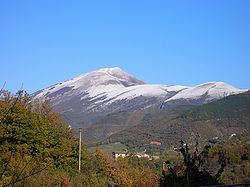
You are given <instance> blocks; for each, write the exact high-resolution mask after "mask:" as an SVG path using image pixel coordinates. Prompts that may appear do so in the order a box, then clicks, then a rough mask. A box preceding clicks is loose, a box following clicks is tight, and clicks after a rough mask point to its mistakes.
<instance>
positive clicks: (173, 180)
mask: <svg viewBox="0 0 250 187" xmlns="http://www.w3.org/2000/svg"><path fill="white" fill-rule="evenodd" d="M180 144H181V146H180V149H179V151H180V152H181V154H182V157H183V165H184V171H183V172H180V171H178V168H177V167H176V165H174V164H173V163H172V162H171V161H166V162H165V165H166V167H167V168H166V169H165V170H163V172H162V178H161V179H160V186H164V187H167V186H171V187H181V186H182V187H183V186H186V187H196V186H201V185H209V184H219V177H220V175H221V174H222V172H223V171H224V168H225V166H226V161H225V157H224V155H223V154H221V155H220V158H219V164H220V165H221V167H220V169H219V170H218V172H217V174H216V175H215V176H213V175H211V174H210V173H209V172H208V171H206V170H205V168H203V165H204V163H205V162H206V161H207V160H208V153H209V150H210V148H211V146H210V145H206V146H204V148H203V150H202V151H201V152H199V151H198V140H197V141H196V144H195V150H194V152H193V153H191V152H190V148H189V146H188V144H184V142H183V141H182V140H181V141H180Z"/></svg>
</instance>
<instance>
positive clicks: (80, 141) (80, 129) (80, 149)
mask: <svg viewBox="0 0 250 187" xmlns="http://www.w3.org/2000/svg"><path fill="white" fill-rule="evenodd" d="M79 133H80V138H79V168H78V172H79V173H80V172H81V152H82V128H79Z"/></svg>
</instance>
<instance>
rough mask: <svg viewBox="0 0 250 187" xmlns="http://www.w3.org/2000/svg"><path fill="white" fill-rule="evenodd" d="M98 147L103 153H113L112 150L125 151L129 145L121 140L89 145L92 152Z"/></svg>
mask: <svg viewBox="0 0 250 187" xmlns="http://www.w3.org/2000/svg"><path fill="white" fill-rule="evenodd" d="M97 149H98V150H100V151H102V152H103V153H107V154H111V153H112V152H120V151H124V150H125V149H127V146H125V145H124V144H122V143H120V142H115V143H111V144H102V145H98V146H93V147H88V150H89V151H91V152H93V151H95V150H97Z"/></svg>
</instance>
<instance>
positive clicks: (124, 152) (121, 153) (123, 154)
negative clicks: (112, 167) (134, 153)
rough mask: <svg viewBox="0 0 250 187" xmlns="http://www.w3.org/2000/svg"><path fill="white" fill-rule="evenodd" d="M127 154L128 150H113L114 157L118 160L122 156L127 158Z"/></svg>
mask: <svg viewBox="0 0 250 187" xmlns="http://www.w3.org/2000/svg"><path fill="white" fill-rule="evenodd" d="M126 156H128V151H127V150H124V151H122V152H119V153H118V152H112V157H113V159H115V160H117V159H118V158H119V157H121V158H125V157H126Z"/></svg>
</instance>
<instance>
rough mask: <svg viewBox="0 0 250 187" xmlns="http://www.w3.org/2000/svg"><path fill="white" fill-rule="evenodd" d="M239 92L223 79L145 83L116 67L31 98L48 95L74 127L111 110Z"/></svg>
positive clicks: (191, 101) (202, 99)
mask: <svg viewBox="0 0 250 187" xmlns="http://www.w3.org/2000/svg"><path fill="white" fill-rule="evenodd" d="M243 91H245V90H240V89H237V88H234V87H233V86H231V85H228V84H226V83H223V82H209V83H204V84H201V85H198V86H194V87H187V86H179V85H173V86H167V85H158V84H145V83H144V82H143V81H140V80H138V79H136V78H135V77H133V76H131V75H129V74H127V73H126V72H124V71H123V70H121V69H120V68H118V67H116V68H103V69H99V70H96V71H92V72H89V73H85V74H82V75H80V76H78V77H76V78H73V79H71V80H68V81H64V82H62V83H58V84H55V85H53V86H50V87H48V88H45V89H43V90H40V91H38V92H36V93H34V94H33V97H34V99H45V98H49V99H50V101H51V103H52V106H53V108H54V109H55V110H57V111H58V112H60V113H62V114H63V115H64V117H65V118H66V119H68V120H69V121H70V123H71V125H72V127H73V128H76V127H80V126H81V125H82V124H85V125H86V124H91V123H93V121H94V120H96V119H97V118H99V117H101V116H105V115H107V114H110V113H113V112H119V111H131V110H132V111H134V110H139V109H144V108H148V107H161V108H167V107H168V106H172V105H183V104H203V103H207V102H211V101H213V100H217V99H220V98H222V97H225V96H227V95H231V94H237V93H241V92H243Z"/></svg>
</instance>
